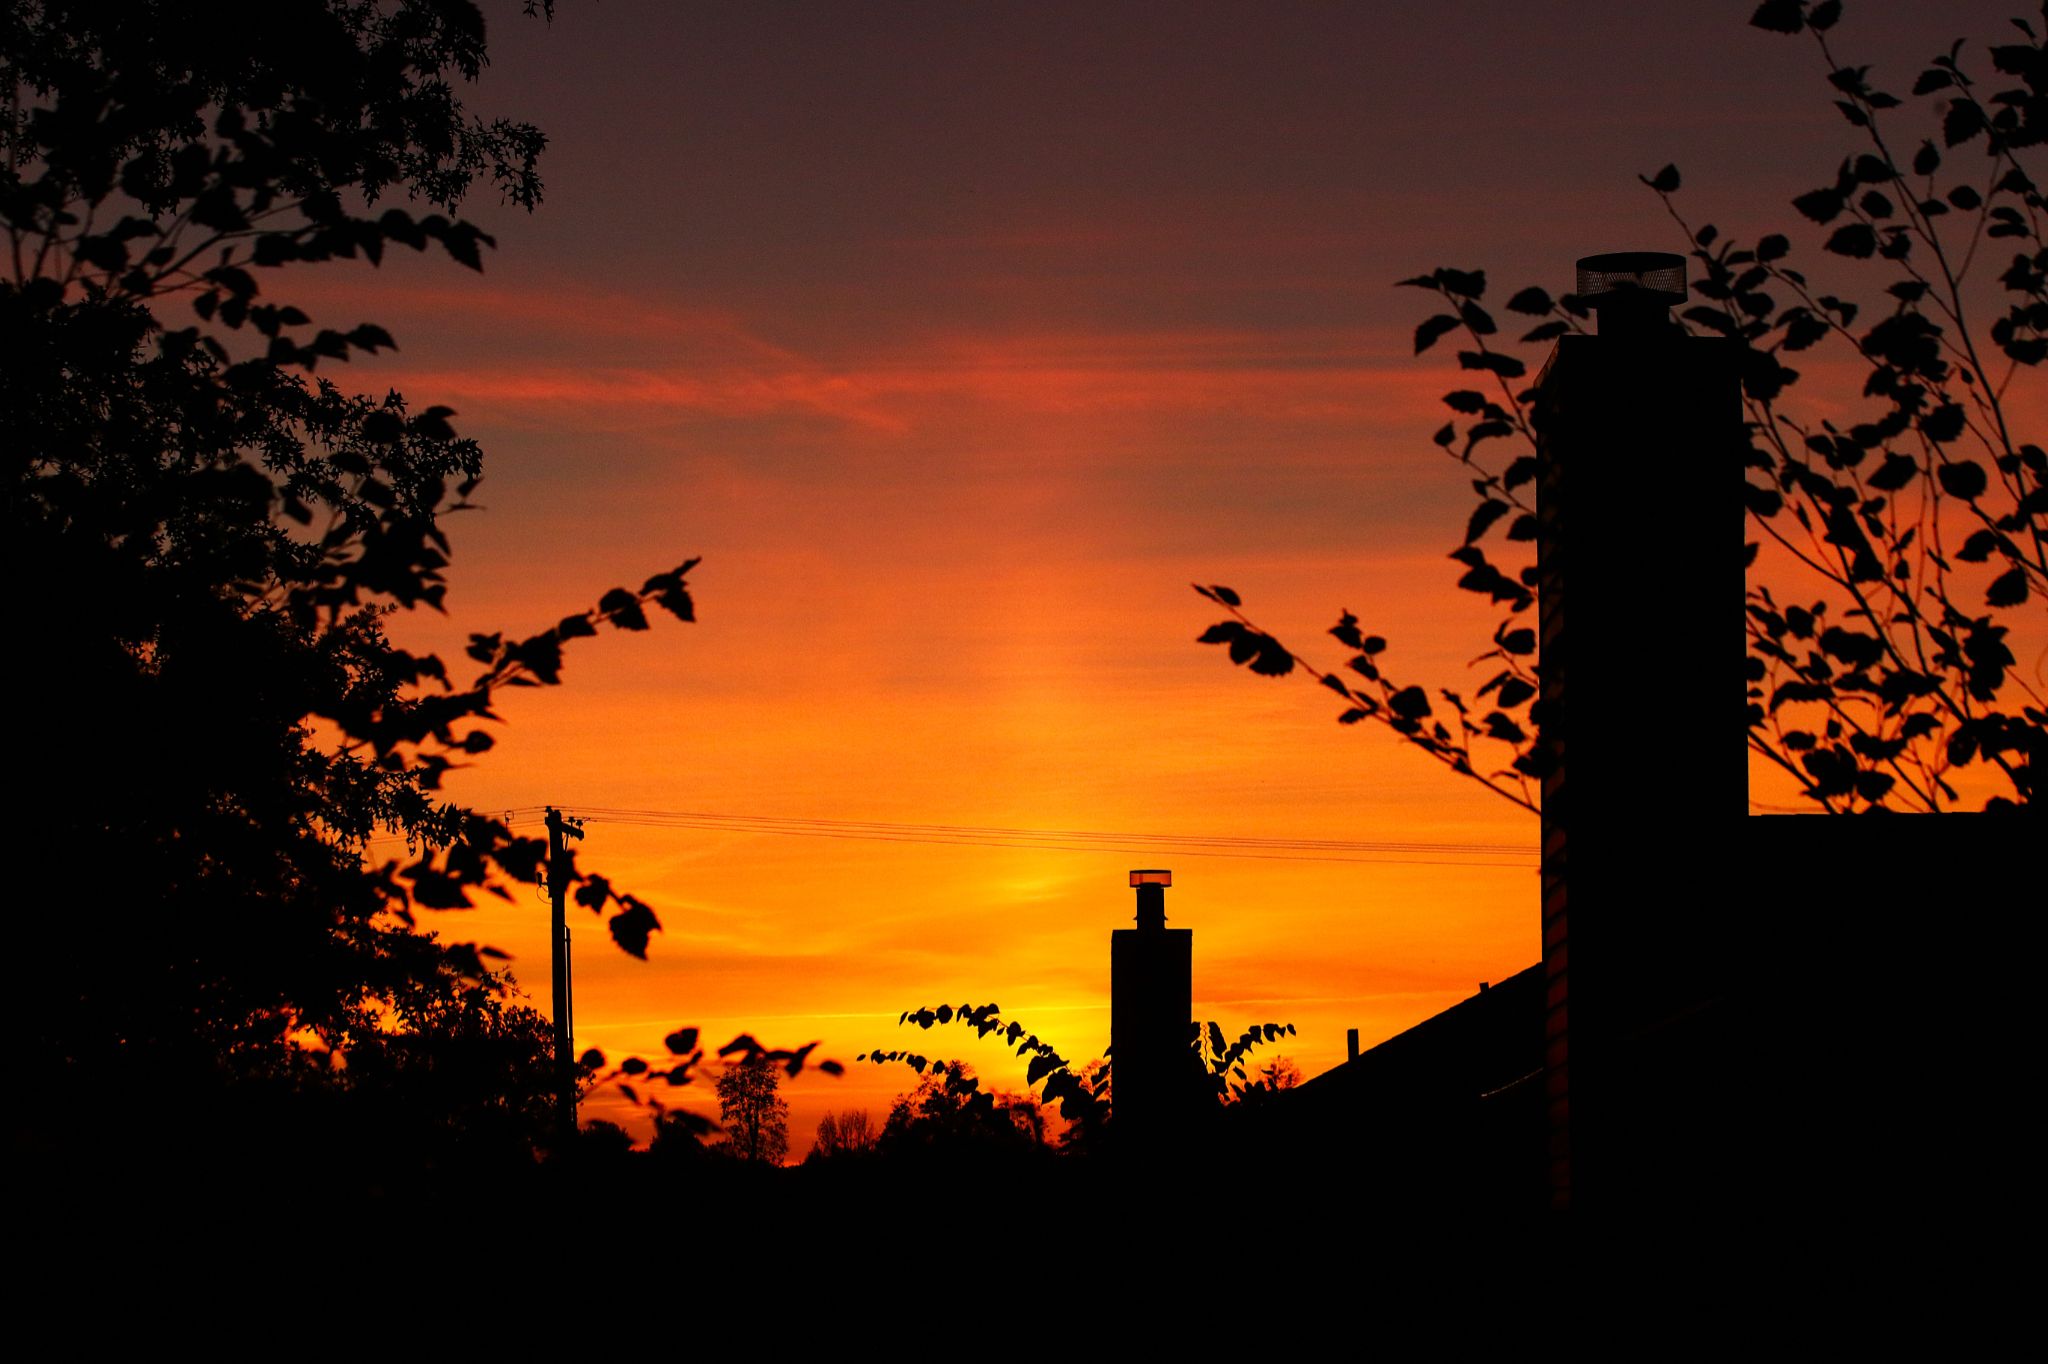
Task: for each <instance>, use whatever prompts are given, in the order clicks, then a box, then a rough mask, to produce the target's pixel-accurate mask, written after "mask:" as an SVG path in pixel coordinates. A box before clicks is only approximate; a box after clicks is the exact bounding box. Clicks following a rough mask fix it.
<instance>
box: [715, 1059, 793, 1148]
mask: <svg viewBox="0 0 2048 1364" xmlns="http://www.w3.org/2000/svg"><path fill="white" fill-rule="evenodd" d="M779 1085H780V1077H779V1076H778V1074H777V1072H776V1068H775V1067H774V1066H772V1065H770V1064H769V1063H768V1061H767V1059H766V1058H765V1057H763V1056H761V1055H758V1054H755V1055H749V1056H748V1057H746V1058H745V1059H744V1060H742V1061H740V1062H739V1063H738V1064H737V1065H732V1066H728V1067H727V1068H726V1070H725V1073H724V1074H722V1075H720V1076H719V1077H718V1080H717V1089H718V1120H719V1122H720V1123H721V1124H722V1125H723V1126H724V1128H725V1145H724V1149H725V1150H726V1151H727V1152H728V1153H729V1154H731V1155H733V1156H735V1157H736V1158H738V1159H740V1160H744V1161H750V1162H752V1163H754V1164H757V1165H780V1164H781V1163H782V1158H783V1156H784V1155H786V1154H787V1153H788V1151H789V1104H788V1102H787V1101H786V1100H785V1099H783V1097H782V1096H781V1095H780V1094H779V1093H777V1092H776V1091H777V1089H778V1088H779Z"/></svg>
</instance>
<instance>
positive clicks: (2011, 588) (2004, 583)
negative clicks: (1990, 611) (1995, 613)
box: [1984, 568, 2027, 606]
mask: <svg viewBox="0 0 2048 1364" xmlns="http://www.w3.org/2000/svg"><path fill="white" fill-rule="evenodd" d="M2026 599H2027V573H2026V570H2025V569H2022V568H2012V569H2008V570H2007V571H2006V572H2004V573H2001V574H1999V575H1998V577H1997V578H1996V579H1995V580H1994V581H1993V582H1992V584H1991V587H1990V588H1989V590H1987V591H1986V592H1985V593H1984V604H1985V605H1986V606H2018V605H2019V604H2020V603H2021V602H2023V601H2025V600H2026Z"/></svg>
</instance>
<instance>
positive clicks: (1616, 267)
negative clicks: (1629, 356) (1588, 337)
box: [1573, 251, 1685, 341]
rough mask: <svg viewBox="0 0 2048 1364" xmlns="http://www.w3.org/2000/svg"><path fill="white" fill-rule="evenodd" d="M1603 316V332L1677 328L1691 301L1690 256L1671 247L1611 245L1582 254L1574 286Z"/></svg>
mask: <svg viewBox="0 0 2048 1364" xmlns="http://www.w3.org/2000/svg"><path fill="white" fill-rule="evenodd" d="M1573 292H1574V293H1576V294H1578V296H1579V298H1580V299H1581V300H1582V301H1584V303H1585V304H1586V306H1587V307H1589V308H1591V309H1592V310H1593V313H1594V316H1596V317H1598V318H1599V319H1600V323H1599V329H1600V335H1602V336H1606V337H1614V338H1616V339H1619V340H1623V341H1639V340H1644V339H1647V338H1650V337H1657V336H1664V335H1668V334H1670V333H1672V332H1673V331H1675V328H1674V327H1673V326H1672V323H1671V310H1672V309H1673V308H1676V307H1677V306H1679V305H1680V304H1681V303H1683V302H1685V257H1683V256H1674V255H1672V254H1671V253H1670V252H1668V251H1609V252H1607V253H1606V254H1605V255H1599V256H1581V257H1580V258H1579V277H1578V287H1577V288H1576V289H1575V290H1573Z"/></svg>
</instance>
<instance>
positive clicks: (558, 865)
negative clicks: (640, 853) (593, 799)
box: [548, 806, 583, 1141]
mask: <svg viewBox="0 0 2048 1364" xmlns="http://www.w3.org/2000/svg"><path fill="white" fill-rule="evenodd" d="M582 837H583V822H582V821H581V820H576V819H570V818H569V817H568V816H566V815H564V814H563V813H562V812H561V811H559V810H557V809H555V808H554V807H553V806H549V807H548V895H549V897H550V898H551V899H552V900H553V901H554V913H553V916H552V917H553V934H554V936H553V938H552V942H553V949H552V955H553V968H554V991H553V993H554V1007H555V1076H556V1084H557V1085H558V1086H559V1090H558V1092H557V1100H556V1121H557V1122H558V1123H559V1125H560V1127H561V1130H562V1137H563V1139H564V1140H565V1141H566V1140H568V1139H569V1138H572V1137H574V1136H575V1135H576V1054H575V1046H576V1043H575V1038H574V1030H573V1027H572V1025H571V1010H572V1008H573V1007H574V1006H573V1004H572V1002H571V999H570V994H569V904H568V902H569V882H570V880H571V879H572V875H573V874H572V872H571V870H570V867H571V863H570V859H569V850H568V848H567V846H566V845H565V844H564V842H563V840H564V839H570V838H575V839H580V838H582Z"/></svg>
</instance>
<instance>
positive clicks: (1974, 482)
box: [1934, 459, 1989, 502]
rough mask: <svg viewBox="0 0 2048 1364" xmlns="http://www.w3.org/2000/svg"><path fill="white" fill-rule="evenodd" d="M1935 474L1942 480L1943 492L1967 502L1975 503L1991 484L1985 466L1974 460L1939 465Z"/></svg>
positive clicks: (1960, 460) (1952, 461)
mask: <svg viewBox="0 0 2048 1364" xmlns="http://www.w3.org/2000/svg"><path fill="white" fill-rule="evenodd" d="M1934 474H1935V477H1936V478H1939V479H1940V480H1941V490H1942V491H1943V492H1945V493H1947V494H1948V495H1949V496H1950V497H1960V498H1962V499H1964V500H1965V501H1972V502H1974V501H1975V500H1976V499H1977V498H1979V497H1982V496H1983V495H1984V489H1985V488H1986V487H1987V486H1988V483H1989V480H1988V478H1987V476H1986V475H1985V473H1984V466H1983V465H1981V464H1979V463H1978V462H1977V461H1976V460H1974V459H1958V460H1951V461H1949V462H1948V463H1947V464H1942V465H1938V466H1937V467H1936V468H1935V471H1934Z"/></svg>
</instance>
